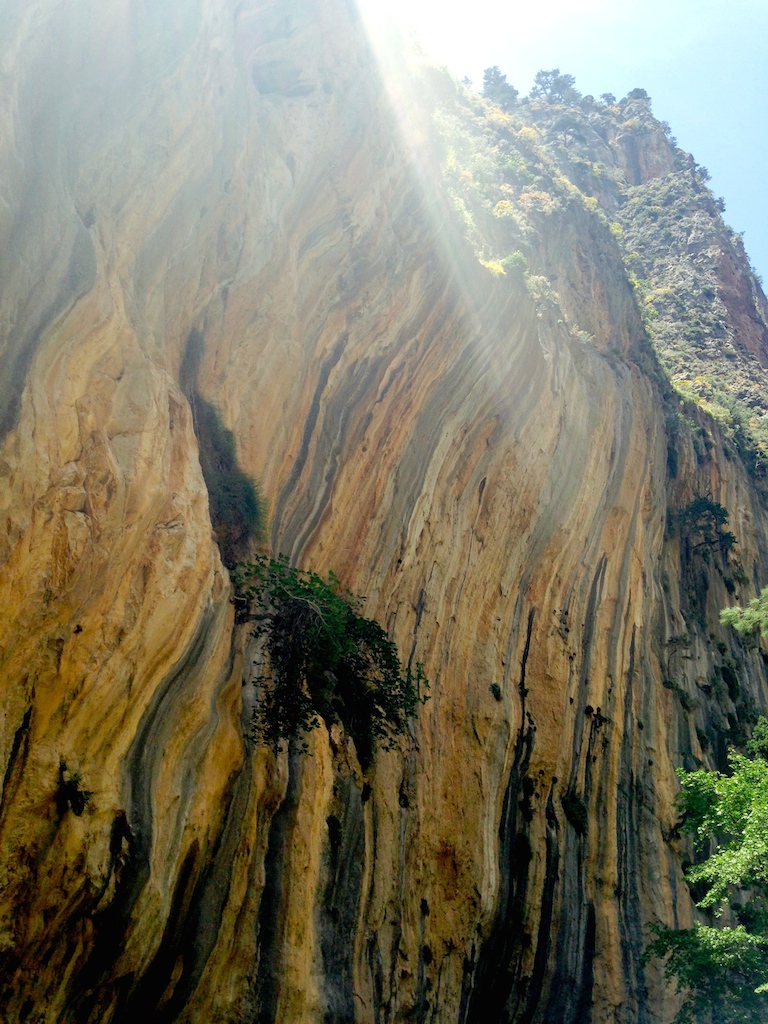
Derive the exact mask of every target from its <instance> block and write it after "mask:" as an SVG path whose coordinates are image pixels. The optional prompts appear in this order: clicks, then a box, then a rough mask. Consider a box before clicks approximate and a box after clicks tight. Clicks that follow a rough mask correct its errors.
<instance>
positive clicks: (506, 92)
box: [483, 66, 518, 110]
mask: <svg viewBox="0 0 768 1024" xmlns="http://www.w3.org/2000/svg"><path fill="white" fill-rule="evenodd" d="M483 96H485V97H486V99H489V100H490V101H491V102H492V103H495V104H496V105H497V106H499V107H501V109H502V110H511V109H512V107H514V105H515V104H516V103H517V97H518V91H517V89H516V88H515V87H514V85H510V84H509V82H508V81H507V76H506V75H502V73H501V71H500V69H499V68H498V67H496V66H494V67H492V68H486V69H485V71H484V72H483Z"/></svg>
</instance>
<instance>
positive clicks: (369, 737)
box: [235, 555, 428, 763]
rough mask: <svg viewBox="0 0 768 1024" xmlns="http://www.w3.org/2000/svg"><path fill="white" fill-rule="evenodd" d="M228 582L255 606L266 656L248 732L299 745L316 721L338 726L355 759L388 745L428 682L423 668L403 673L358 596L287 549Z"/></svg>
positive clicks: (240, 568)
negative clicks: (293, 561) (301, 565)
mask: <svg viewBox="0 0 768 1024" xmlns="http://www.w3.org/2000/svg"><path fill="white" fill-rule="evenodd" d="M235 582H236V587H237V591H238V595H239V599H240V601H241V602H245V603H246V604H247V605H248V606H255V607H256V608H257V611H256V612H255V613H254V614H253V615H250V616H248V617H249V618H251V619H252V621H254V622H255V627H254V630H253V635H254V636H256V637H258V638H261V639H262V640H263V644H264V650H265V653H266V655H267V658H268V662H269V671H268V673H265V674H264V675H262V676H261V677H260V679H259V682H260V684H261V693H260V700H259V703H258V706H257V708H256V711H255V713H254V721H253V727H254V736H255V737H256V738H258V739H261V740H263V741H265V742H266V743H268V744H270V745H271V746H273V747H275V748H278V749H279V748H280V747H281V745H282V742H283V741H289V742H291V741H294V740H298V741H299V742H300V744H301V748H302V749H304V750H306V749H307V744H306V740H305V739H304V738H303V734H305V733H306V732H307V731H309V730H310V729H313V728H315V727H317V726H318V725H319V724H320V722H321V720H322V721H325V722H326V723H327V724H331V723H332V722H341V723H342V724H343V726H344V728H345V729H346V731H347V733H348V734H349V735H350V736H351V737H352V738H353V740H354V741H355V745H356V748H357V752H358V756H359V757H360V760H361V763H367V762H368V761H369V760H370V758H371V757H372V755H373V746H374V744H375V743H376V742H378V743H380V745H381V746H382V747H383V749H385V750H386V749H391V747H392V746H393V744H394V743H395V741H396V739H397V736H398V735H399V734H401V733H403V732H404V731H405V729H406V727H407V723H408V720H409V719H410V718H412V717H413V716H414V715H415V713H416V710H417V707H418V704H419V703H420V702H423V701H424V700H426V699H427V698H426V690H427V689H428V683H427V680H426V678H425V676H424V672H423V669H422V666H421V665H417V666H416V668H415V670H411V669H410V668H406V669H405V671H404V670H403V667H402V666H401V664H400V659H399V657H398V654H397V649H396V647H395V645H394V643H393V642H392V641H391V640H390V639H389V638H388V637H387V635H386V633H385V632H384V630H383V629H382V628H381V626H380V625H379V624H378V623H377V622H375V621H373V620H372V619H368V618H366V617H365V616H363V615H362V614H361V613H360V609H361V606H362V598H360V597H358V596H356V595H354V594H352V593H351V592H350V591H349V590H345V589H344V588H343V587H342V586H341V583H340V582H339V580H338V578H337V577H336V576H335V575H334V574H333V573H329V575H328V577H327V579H324V578H323V577H322V576H320V575H319V574H318V573H315V572H306V571H304V570H301V569H297V568H295V567H294V566H292V565H290V564H289V561H288V559H287V557H286V556H284V555H281V556H280V557H279V558H277V559H272V558H268V557H267V556H265V555H264V556H260V557H258V558H257V559H256V560H255V561H254V562H252V563H248V564H244V565H240V566H238V569H237V572H236V574H235Z"/></svg>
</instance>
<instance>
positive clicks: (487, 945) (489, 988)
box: [459, 608, 535, 1024]
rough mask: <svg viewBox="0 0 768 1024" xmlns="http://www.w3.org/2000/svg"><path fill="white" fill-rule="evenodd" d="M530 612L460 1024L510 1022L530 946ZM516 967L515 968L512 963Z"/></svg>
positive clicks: (533, 727)
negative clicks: (490, 878) (488, 913)
mask: <svg viewBox="0 0 768 1024" xmlns="http://www.w3.org/2000/svg"><path fill="white" fill-rule="evenodd" d="M534 616H535V609H533V608H532V609H531V610H530V612H529V614H528V624H527V632H526V638H525V646H524V648H523V655H522V658H521V662H520V684H519V688H518V689H519V694H520V706H521V712H520V713H521V721H520V728H519V730H518V733H517V740H516V742H515V751H514V756H513V759H512V768H511V770H510V773H509V779H508V781H507V788H506V790H505V793H504V803H503V806H502V813H501V821H500V823H499V833H498V834H499V892H498V896H497V908H498V909H497V911H496V917H495V919H494V922H493V925H492V926H491V930H490V932H489V934H488V937H487V938H486V939H485V941H484V942H483V944H482V946H481V949H480V953H479V955H478V958H477V962H476V964H475V966H474V970H473V971H471V972H467V974H466V975H465V978H464V986H465V988H467V987H468V988H469V989H470V991H469V993H468V994H467V995H466V997H465V995H464V994H463V995H462V1006H463V1007H464V1012H463V1014H462V1015H461V1016H460V1018H459V1020H460V1024H487V1022H488V1021H494V1022H499V1024H502V1022H505V1021H511V1020H512V1014H513V1013H514V1008H513V1007H510V1005H509V1004H510V1001H511V999H512V998H513V997H514V995H515V991H516V988H517V986H518V985H519V984H520V983H521V978H520V962H519V960H520V953H521V952H522V951H523V950H524V949H525V948H526V947H527V946H528V945H529V944H530V936H529V935H527V933H526V932H525V931H524V929H523V921H524V913H525V899H526V894H527V888H528V868H529V865H530V861H531V843H530V838H529V821H530V810H529V804H530V797H531V795H532V793H533V786H532V785H530V783H529V780H528V778H527V772H528V765H529V762H530V758H531V753H532V751H533V743H534V734H535V726H534V724H533V720H532V718H531V716H530V714H528V713H527V712H526V710H525V698H526V694H527V690H526V687H525V682H526V673H527V667H528V657H529V654H530V650H531V640H532V635H533V621H534ZM516 961H517V963H516Z"/></svg>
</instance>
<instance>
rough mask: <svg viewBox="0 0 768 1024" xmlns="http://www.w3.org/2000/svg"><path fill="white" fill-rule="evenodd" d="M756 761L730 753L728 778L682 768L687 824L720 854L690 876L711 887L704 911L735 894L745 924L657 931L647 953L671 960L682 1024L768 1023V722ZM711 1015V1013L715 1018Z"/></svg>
mask: <svg viewBox="0 0 768 1024" xmlns="http://www.w3.org/2000/svg"><path fill="white" fill-rule="evenodd" d="M747 750H748V752H749V754H750V755H751V756H750V757H745V756H744V755H743V754H738V753H736V752H735V751H731V752H730V753H729V755H728V763H729V773H728V774H723V773H721V772H711V771H704V770H700V771H696V772H684V771H682V770H681V771H679V772H678V775H679V776H680V781H681V782H682V786H683V789H682V793H681V796H680V805H681V810H682V815H681V824H680V827H681V828H683V829H684V830H686V831H688V832H692V833H694V835H695V836H696V837H697V839H698V841H699V843H700V844H702V845H704V846H705V847H707V848H709V847H710V846H711V842H712V840H716V841H717V844H718V845H717V848H716V850H715V852H714V853H713V854H712V855H711V856H709V857H707V858H706V859H705V860H703V861H702V862H701V863H699V864H696V865H695V866H694V867H692V868H691V869H690V870H689V871H688V872H687V876H686V877H687V878H688V881H689V882H692V883H697V884H700V885H701V884H703V885H705V886H706V892H705V895H704V896H703V897H702V899H701V900H700V901H699V903H698V906H699V907H701V908H702V909H709V910H715V911H716V912H717V913H718V915H719V914H720V913H721V912H722V908H723V906H724V904H726V902H727V901H728V900H729V899H731V898H732V896H733V895H734V893H739V892H746V893H747V894H748V898H747V900H746V903H741V902H737V901H734V902H733V903H732V905H731V906H732V909H733V911H734V913H735V914H736V916H737V920H738V921H739V924H738V925H737V926H735V927H731V928H713V927H709V926H706V925H701V924H697V925H696V926H695V927H694V928H689V929H682V930H675V929H672V928H657V929H656V938H655V939H654V941H653V942H652V943H651V944H650V946H649V947H648V949H647V950H646V952H645V955H644V958H645V960H646V961H647V960H648V959H650V958H651V957H665V958H666V963H665V974H666V976H667V977H668V978H671V979H672V978H674V979H675V980H676V982H677V987H678V990H679V991H683V992H685V994H686V999H685V1002H684V1004H683V1006H682V1009H681V1011H680V1013H679V1014H678V1017H677V1022H678V1024H689V1022H690V1024H696V1022H699V1021H702V1020H710V1019H711V1020H712V1021H713V1022H714V1024H762V1022H764V1021H765V1020H767V1019H768V760H766V753H768V720H766V719H765V718H761V719H760V720H759V721H758V723H757V725H756V727H755V729H754V733H753V737H752V740H751V741H750V742H749V743H748V744H747ZM710 1015H711V1016H710Z"/></svg>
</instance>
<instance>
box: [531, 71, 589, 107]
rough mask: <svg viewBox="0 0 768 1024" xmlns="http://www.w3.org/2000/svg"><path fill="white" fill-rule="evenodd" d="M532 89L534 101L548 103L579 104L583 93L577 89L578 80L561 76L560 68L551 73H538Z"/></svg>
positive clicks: (568, 76) (569, 76)
mask: <svg viewBox="0 0 768 1024" xmlns="http://www.w3.org/2000/svg"><path fill="white" fill-rule="evenodd" d="M533 83H534V84H533V88H532V89H531V98H532V99H542V100H546V101H547V102H548V103H569V104H574V103H578V102H579V100H580V99H581V93H580V92H579V91H578V89H576V88H575V85H576V79H575V78H574V77H573V75H564V74H561V72H560V68H553V69H552V70H551V71H537V73H536V77H535V78H534V80H533Z"/></svg>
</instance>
